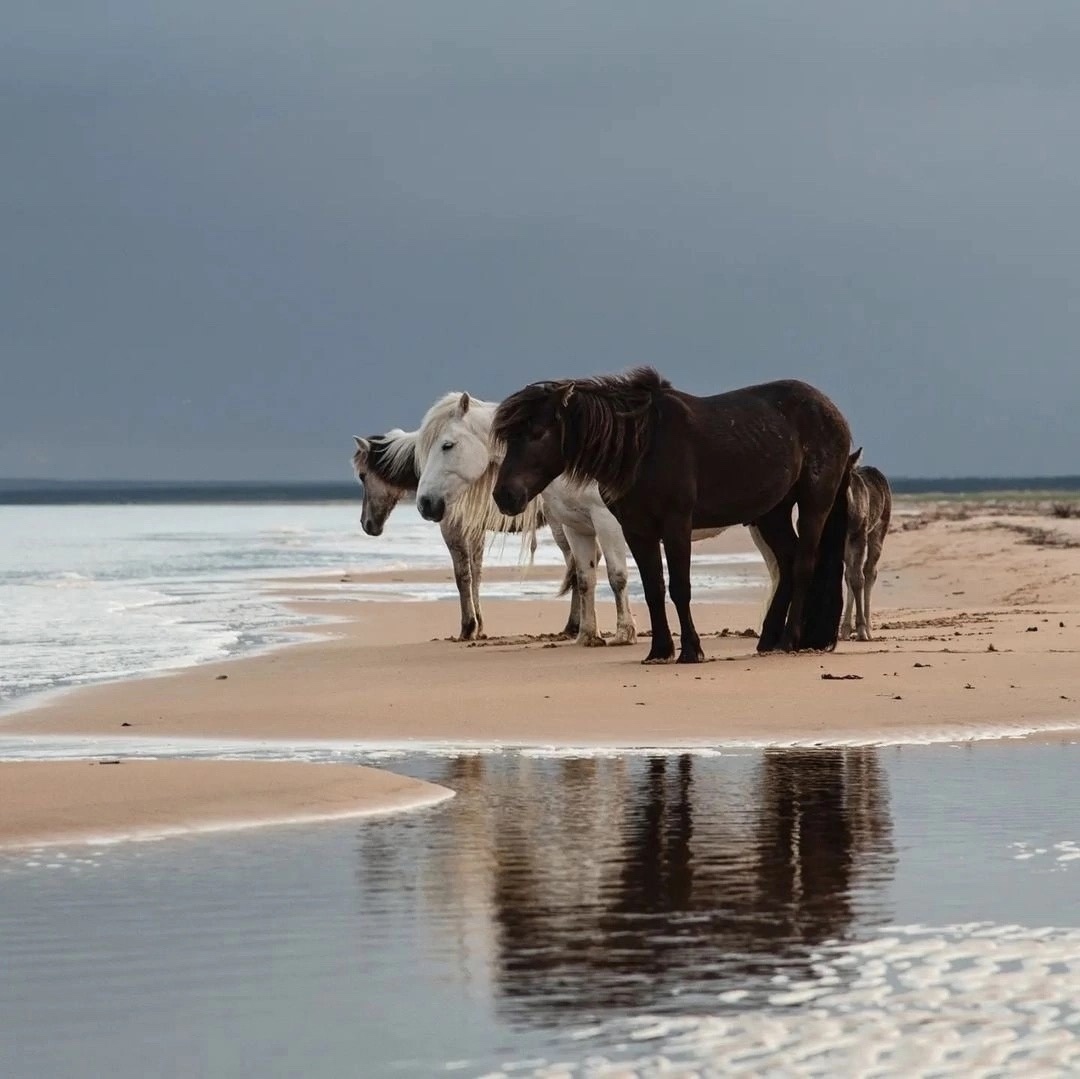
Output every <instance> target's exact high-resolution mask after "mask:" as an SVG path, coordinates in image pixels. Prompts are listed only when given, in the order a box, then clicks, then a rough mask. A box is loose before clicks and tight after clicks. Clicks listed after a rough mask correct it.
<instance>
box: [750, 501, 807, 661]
mask: <svg viewBox="0 0 1080 1079" xmlns="http://www.w3.org/2000/svg"><path fill="white" fill-rule="evenodd" d="M750 534H751V536H754V537H755V538H754V542H755V543H758V541H759V540H760V542H761V544H762V545H764V547H765V549H766V550H768V552H769V556H768V557H767V558H766V560H765V562H766V565H767V566H769V576H770V577H772V575H773V572H774V571H773V567H774V566H775V573H776V584H775V586H774V587H773V590H772V596H771V598H770V600H769V604H768V608H767V609H766V611H765V617H764V619H763V620H762V623H761V635H760V637H759V638H758V646H757V650H758V651H759V652H774V651H776V650H777V649H778V648H779V647H780V639H781V637H782V635H783V632H784V623H785V622H786V620H787V612H788V607H789V605H790V604H791V590H792V563H793V561H794V559H795V543H796V536H795V529H794V528H793V527H792V525H791V503H790V502H785V503H783V504H781V505H780V506H777V507H776V509H773V510H770V511H769V512H768V513H767V514H766V515H765V516H764V517H762V518H760V519H759V520H758V521H756V522H755V524H754V527H753V528H751V530H750ZM758 549H759V550H760V549H761V548H760V547H759V548H758ZM763 553H764V552H763Z"/></svg>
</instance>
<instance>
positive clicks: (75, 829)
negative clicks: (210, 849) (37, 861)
mask: <svg viewBox="0 0 1080 1079" xmlns="http://www.w3.org/2000/svg"><path fill="white" fill-rule="evenodd" d="M450 793H451V792H450V791H449V790H447V789H446V788H445V787H441V786H439V785H438V784H434V783H426V782H424V781H423V780H418V779H412V778H409V777H406V776H399V775H394V774H393V773H391V772H385V771H382V770H380V769H377V768H363V767H355V766H354V767H340V766H329V765H324V766H321V767H319V766H316V765H309V764H289V763H278V762H258V763H250V762H241V761H148V760H125V761H114V762H105V761H48V762H39V761H20V762H7V763H0V848H7V847H30V846H40V845H47V844H53V843H63V842H94V843H107V842H111V841H116V840H120V839H139V838H144V839H145V838H158V837H162V836H173V835H185V834H190V833H194V832H210V831H223V830H233V829H238V828H245V827H251V826H252V825H255V824H282V823H293V822H296V823H301V822H310V821H318V820H335V819H339V818H345V817H360V816H366V815H370V814H374V813H380V812H389V811H392V810H401V809H411V808H416V807H419V806H423V805H431V804H434V803H435V802H438V801H441V800H442V799H444V798H447V797H450Z"/></svg>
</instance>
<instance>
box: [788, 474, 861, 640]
mask: <svg viewBox="0 0 1080 1079" xmlns="http://www.w3.org/2000/svg"><path fill="white" fill-rule="evenodd" d="M850 482H851V465H850V463H849V464H848V465H847V467H845V468H844V475H843V478H842V479H841V480H840V486H839V487H838V488H837V489H836V496H835V498H834V499H833V504H832V509H831V510H830V511H829V516H828V517H826V518H825V527H824V529H822V532H821V540H820V541H819V543H818V549H817V558H816V560H815V562H814V576H813V578H812V579H811V582H810V590H809V592H808V593H807V596H806V607H805V608H804V610H805V613H804V615H803V625H802V639H801V641H800V644H801V647H803V648H820V649H824V650H827V651H830V652H831V651H832V650H833V649H834V648H835V647H836V641H837V639H838V638H839V636H840V618H841V616H842V615H843V613H844V550H845V548H846V545H847V532H848V497H847V495H848V485H849V484H850Z"/></svg>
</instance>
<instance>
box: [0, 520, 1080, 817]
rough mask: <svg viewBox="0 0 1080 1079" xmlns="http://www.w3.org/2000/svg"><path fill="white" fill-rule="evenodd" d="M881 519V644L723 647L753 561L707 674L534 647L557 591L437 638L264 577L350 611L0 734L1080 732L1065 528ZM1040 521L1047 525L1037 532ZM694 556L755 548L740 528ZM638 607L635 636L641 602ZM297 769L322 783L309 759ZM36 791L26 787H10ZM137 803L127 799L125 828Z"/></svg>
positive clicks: (425, 737)
mask: <svg viewBox="0 0 1080 1079" xmlns="http://www.w3.org/2000/svg"><path fill="white" fill-rule="evenodd" d="M965 512H967V511H965ZM950 517H959V519H947V518H950ZM897 525H898V530H897V531H895V532H894V533H893V534H892V535H891V536H890V537H889V540H888V542H887V543H886V547H885V554H884V558H883V562H882V566H881V576H880V579H879V583H878V588H877V592H876V595H875V599H876V608H877V611H878V615H877V627H878V628H877V635H876V636H877V639H876V640H875V641H873V642H869V643H858V642H842V643H841V644H840V646H839V647H838V649H837V650H836V652H834V653H831V654H802V655H795V656H787V655H772V656H760V657H759V656H757V655H756V654H755V653H754V646H755V643H756V642H755V641H754V640H753V639H747V638H744V637H742V636H738V635H733V634H731V633H729V634H728V635H725V633H724V631H725V630H728V631H735V632H736V633H737V632H738V631H741V630H743V629H745V628H747V627H755V628H756V627H757V626H758V625H759V619H760V615H761V608H762V603H763V600H764V596H765V576H764V572H763V569H759V568H758V567H756V566H754V565H750V566H748V567H746V569H745V571H744V572H745V575H746V581H745V585H746V587H744V588H740V589H739V590H737V591H736V592H735V593H734V601H733V602H708V601H707V597H702V598H700V599H699V600H698V601H696V605H695V618H696V620H697V624H698V627H699V630H700V631H701V632H702V635H703V638H704V641H703V643H704V648H705V652H706V656H707V658H708V662H706V663H705V664H703V665H700V666H677V665H670V666H661V667H644V666H642V665H641V663H640V660H641V659H642V658H643V656H644V654H645V652H646V650H647V642H644V641H640V640H639V642H638V644H636V645H634V646H630V647H627V648H615V647H609V648H603V649H583V648H578V647H576V646H575V645H574V644H573V643H571V642H564V641H555V640H551V639H546V638H545V636H544V635H545V634H550V633H552V632H553V631H556V630H558V629H560V628H561V627H562V625H563V623H564V622H565V618H566V610H567V607H566V601H565V600H555V599H554V598H553V599H552V600H536V601H523V602H517V601H502V602H489V603H487V604H485V618H486V622H487V627H488V631H489V633H492V634H498V635H499V636H492V638H491V639H489V640H486V641H483V642H479V643H476V644H462V643H457V642H451V641H449V640H447V639H446V638H448V637H449V635H450V634H451V633H452V632H453V631H454V630H455V628H456V622H457V605H456V603H419V602H395V601H392V600H391V601H383V602H377V603H375V602H360V601H358V598H357V596H356V594H355V592H354V591H352V590H353V589H354V585H355V582H357V581H359V580H361V579H362V578H361V577H360V576H359V575H357V574H355V573H354V574H352V575H351V581H352V582H353V583H341V575H337V576H335V577H333V578H327V579H323V580H319V581H315V580H310V579H309V580H305V581H297V582H293V583H290V584H287V585H281V584H280V583H279V584H278V585H276V586H275V588H276V590H277V591H279V592H283V593H285V594H287V595H289V596H291V597H295V598H294V599H293V602H296V603H297V604H298V605H299V606H300V607H301V608H302V609H305V610H309V611H312V612H314V613H317V614H326V613H331V614H334V615H337V616H340V617H342V618H343V619H345V621H343V622H340V623H335V624H333V625H329V626H323V627H321V628H320V629H319V630H318V631H317V632H316V634H315V636H314V637H313V639H312V640H311V641H310V642H309V643H304V644H300V645H297V646H294V647H291V648H286V649H281V650H278V651H276V652H272V653H268V654H263V655H258V656H253V657H249V658H245V659H241V660H237V661H233V662H229V663H222V664H215V665H205V666H201V667H197V668H192V669H188V670H186V671H183V672H180V673H178V674H171V675H168V676H164V677H159V678H152V679H141V680H134V681H128V682H121V683H115V684H110V685H105V686H98V687H93V688H89V689H84V690H80V691H79V692H77V693H72V694H69V695H67V696H64V697H61V698H59V699H56V700H53V701H50V702H48V703H46V704H45V705H43V706H42V707H38V708H36V709H33V710H28V711H23V712H18V713H14V714H11V715H9V716H8V717H6V719H5V721H4V723H3V727H2V728H0V730H2V733H5V734H14V733H26V734H34V735H49V734H56V735H62V734H67V735H71V734H90V735H124V736H135V737H137V736H154V737H174V736H193V737H200V738H221V739H236V738H243V739H289V740H294V741H295V740H304V741H314V740H321V739H333V740H347V741H351V742H364V741H372V742H391V743H395V744H408V743H413V744H414V745H416V744H419V743H425V742H439V743H451V744H455V743H456V744H461V743H467V742H475V741H481V742H499V743H503V744H510V745H542V746H548V745H556V746H559V745H563V746H565V745H593V744H605V745H612V746H631V745H635V746H641V745H648V746H660V745H672V746H676V745H680V744H686V743H691V742H700V743H706V744H712V745H723V744H732V743H762V742H770V743H774V744H775V743H789V742H798V743H807V742H881V741H897V740H900V741H905V740H915V741H919V740H927V739H940V738H948V739H950V740H951V739H957V740H958V739H963V738H970V737H987V736H992V735H994V734H998V735H1016V734H1020V733H1023V732H1026V731H1044V732H1045V731H1054V730H1058V731H1064V733H1063V734H1061V735H1058V737H1062V738H1069V739H1071V738H1073V737H1075V731H1076V730H1080V723H1078V721H1080V667H1078V664H1077V655H1078V652H1080V521H1076V520H1070V521H1061V522H1059V521H1056V520H1052V519H1048V518H1046V517H1024V516H1018V515H1016V514H1015V513H1014V514H1007V515H1001V514H998V515H995V516H986V515H984V516H977V515H975V516H971V515H967V516H966V517H965V514H964V513H959V514H958V513H957V511H956V510H955V508H952V509H948V510H946V511H944V513H943V511H941V510H940V509H935V510H933V511H932V512H929V513H925V514H924V515H923V516H921V517H919V516H912V515H911V511H910V508H909V509H908V514H907V516H904V515H899V516H898V520H897ZM1046 529H1049V530H1050V534H1049V535H1043V534H1040V533H1039V531H1038V530H1046ZM1032 530H1035V531H1034V532H1032ZM1032 538H1034V539H1036V540H1038V541H1040V542H1041V543H1042V544H1043V545H1035V544H1033V543H1032V542H1031V540H1032ZM361 542H362V541H361ZM1048 542H1049V543H1050V544H1051V545H1050V546H1047V545H1045V544H1046V543H1048ZM1073 542H1075V543H1076V544H1077V546H1070V545H1069V544H1071V543H1073ZM698 549H699V550H721V551H733V550H740V551H752V550H753V548H752V546H751V545H750V543H749V537H748V535H747V533H746V532H745V530H744V529H736V530H733V531H732V532H729V533H727V534H725V535H724V536H722V537H720V538H719V539H717V540H714V541H709V543H708V544H707V545H701V546H699V548H698ZM509 572H515V571H509ZM542 575H543V576H546V577H552V578H554V577H557V576H558V575H557V574H553V573H551V572H550V571H545V572H544V573H543V574H542ZM424 576H425V577H427V578H429V579H430V577H431V576H432V575H431V574H430V573H425V574H424ZM436 576H441V577H443V578H447V577H448V576H449V574H448V573H445V574H442V575H436ZM380 579H382V580H384V581H385V580H394V579H401V580H404V581H408V580H410V579H412V575H410V574H409V573H402V572H400V571H395V572H394V573H392V574H384V575H381V578H380ZM335 592H337V593H340V598H338V597H336V596H335ZM552 592H554V584H553V587H552ZM328 595H329V598H328ZM599 599H600V602H599V613H600V618H601V625H602V627H604V628H608V629H610V628H612V624H613V621H614V611H613V604H612V603H611V601H610V593H609V592H608V590H607V588H606V584H605V585H604V586H603V588H602V589H601V590H600V593H599ZM635 614H636V616H637V618H638V624H639V629H640V630H647V628H648V618H647V612H646V611H645V610H644V606H643V604H641V603H637V604H635ZM222 676H226V677H222ZM13 767H18V768H22V767H24V766H22V765H18V766H13ZM26 767H29V766H26ZM41 767H47V766H41ZM73 767H81V766H73ZM139 767H142V766H139ZM160 767H162V768H167V767H175V769H176V774H178V775H188V776H191V777H192V780H191V782H192V784H193V786H192V790H193V791H195V792H196V793H195V794H193V796H192V797H191V798H190V799H187V800H185V799H184V797H183V795H182V791H183V789H184V788H183V786H182V785H181V786H178V787H177V788H175V792H176V793H175V798H176V801H175V802H174V803H173V805H174V808H176V809H177V810H179V809H180V808H181V807H182V806H186V805H187V804H188V803H189V802H190V803H194V802H197V801H198V800H199V798H200V797H201V795H200V794H199V793H198V788H197V786H196V785H195V784H196V782H197V781H196V780H195V779H194V777H195V776H196V774H197V773H196V771H195V769H197V768H211V767H212V766H210V765H203V764H194V763H191V764H184V763H178V764H176V765H175V766H166V765H161V766H160ZM222 767H223V768H228V767H233V766H230V765H223V766H222ZM235 767H237V768H242V767H250V768H251V769H261V768H263V767H265V766H264V765H262V764H252V765H245V766H242V765H236V766H235ZM295 767H297V768H300V769H301V770H303V769H307V768H310V769H311V770H312V773H313V774H317V776H319V777H322V776H323V775H324V773H325V767H324V766H317V765H310V766H304V765H297V766H295ZM126 769H127V766H126V765H125V766H123V767H121V768H112V769H111V770H110V769H108V768H100V772H101V773H105V772H110V771H111V773H112V774H113V775H117V774H128V773H127V771H126ZM189 769H190V770H189ZM133 770H134V769H132V771H133ZM84 771H85V772H86V774H88V775H89V774H91V773H92V772H93V770H92V769H84ZM27 774H29V773H27ZM305 774H306V773H305ZM275 775H280V776H282V777H284V776H285V775H286V772H285V771H281V772H279V773H275ZM185 782H186V781H185ZM314 782H319V780H315V781H314ZM410 782H411V781H410ZM34 785H35V784H34V781H33V780H31V779H24V781H23V786H22V787H21V788H20V789H22V790H25V791H26V792H28V793H27V794H26V795H25V797H27V798H29V797H30V794H29V792H30V791H31V790H32V789H33V788H34ZM86 793H87V797H90V796H92V794H93V791H92V790H91V789H90V788H89V787H88V788H86ZM339 793H340V792H339ZM262 796H263V798H264V801H263V802H262V803H260V805H261V808H260V809H257V810H256V811H257V812H268V811H270V809H271V806H272V805H273V804H274V803H275V800H276V795H274V794H272V793H270V791H269V788H263V790H262ZM341 796H342V797H343V798H346V800H348V798H350V797H352V796H351V795H349V796H346V795H344V794H343V793H342V794H341ZM20 797H22V796H20ZM73 797H75V798H76V800H77V796H76V795H73ZM283 797H286V796H285V795H284V794H283ZM13 800H17V799H14V796H12V795H6V797H5V801H6V802H7V803H9V805H10V803H11V802H12V801H13ZM37 804H39V805H40V804H42V803H41V802H40V801H39V802H38V803H37ZM252 806H253V807H254V806H255V803H252ZM8 812H9V810H8V809H6V810H5V815H7V814H8ZM143 812H144V811H143V809H142V808H141V803H139V801H138V800H137V799H133V800H132V802H131V803H130V805H129V807H128V809H127V813H128V816H129V819H131V820H135V819H137V818H139V816H140V815H142V814H143ZM184 812H185V813H186V812H187V810H186V809H184ZM218 815H219V816H220V814H218ZM24 827H29V828H32V827H33V826H32V822H31V823H30V824H27V825H24Z"/></svg>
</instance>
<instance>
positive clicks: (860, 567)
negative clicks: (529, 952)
mask: <svg viewBox="0 0 1080 1079" xmlns="http://www.w3.org/2000/svg"><path fill="white" fill-rule="evenodd" d="M866 550H867V543H866V532H865V531H864V530H863V529H859V530H858V531H857V532H856V533H855V535H849V536H848V540H847V550H846V552H845V556H844V577H845V579H846V581H847V586H848V598H847V603H846V604H845V608H844V617H843V619H842V621H841V630H840V636H841V637H842V638H843V639H844V640H850V639H851V636H852V626H851V615H852V609H854V615H855V627H854V635H855V637H856V639H858V640H860V641H868V640H870V633H869V629H868V627H867V624H866V572H865V564H866Z"/></svg>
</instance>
